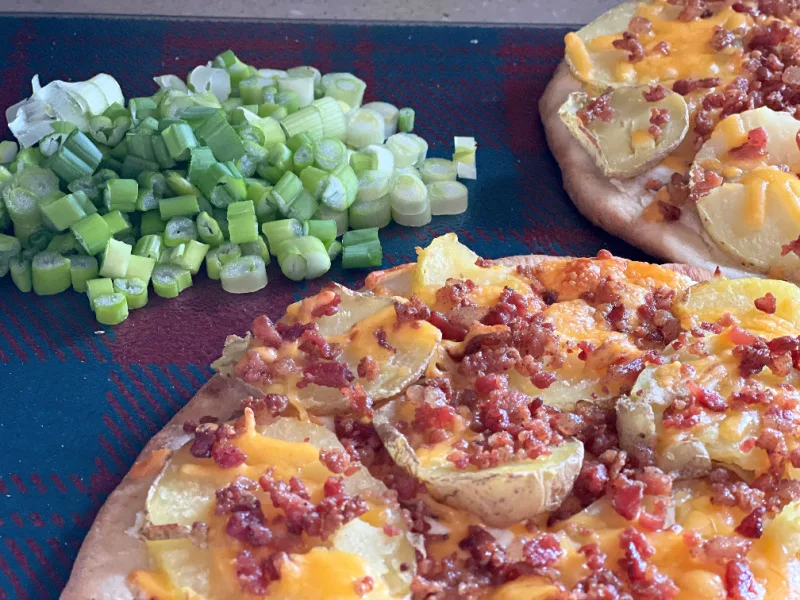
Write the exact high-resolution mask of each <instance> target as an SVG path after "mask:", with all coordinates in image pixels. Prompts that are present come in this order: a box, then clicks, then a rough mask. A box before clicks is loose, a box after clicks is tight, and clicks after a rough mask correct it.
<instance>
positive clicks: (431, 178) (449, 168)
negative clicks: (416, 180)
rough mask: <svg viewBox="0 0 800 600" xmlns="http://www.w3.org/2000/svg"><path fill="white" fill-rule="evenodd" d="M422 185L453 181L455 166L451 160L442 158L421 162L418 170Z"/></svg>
mask: <svg viewBox="0 0 800 600" xmlns="http://www.w3.org/2000/svg"><path fill="white" fill-rule="evenodd" d="M419 172H420V176H421V177H422V183H425V184H429V183H434V182H436V181H455V180H456V165H455V163H454V162H453V161H451V160H446V159H444V158H427V159H425V160H424V161H422V165H420V168H419Z"/></svg>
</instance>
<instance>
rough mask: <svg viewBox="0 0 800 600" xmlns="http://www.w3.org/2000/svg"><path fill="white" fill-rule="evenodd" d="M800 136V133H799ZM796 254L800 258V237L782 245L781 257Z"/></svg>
mask: <svg viewBox="0 0 800 600" xmlns="http://www.w3.org/2000/svg"><path fill="white" fill-rule="evenodd" d="M798 135H800V131H799V132H798ZM791 252H794V253H795V254H796V255H797V256H800V237H798V238H797V239H796V240H792V241H791V242H789V243H788V244H781V256H786V255H787V254H789V253H791Z"/></svg>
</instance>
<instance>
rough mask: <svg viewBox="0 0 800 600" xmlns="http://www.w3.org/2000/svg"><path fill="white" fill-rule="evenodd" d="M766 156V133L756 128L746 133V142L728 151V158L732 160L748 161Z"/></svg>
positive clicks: (761, 128)
mask: <svg viewBox="0 0 800 600" xmlns="http://www.w3.org/2000/svg"><path fill="white" fill-rule="evenodd" d="M766 155H767V131H766V129H764V128H763V127H757V128H755V129H751V130H750V131H748V132H747V141H746V142H745V143H744V144H742V145H741V146H739V147H737V148H732V149H731V150H730V151H728V156H730V157H731V158H734V159H741V160H750V159H753V158H761V157H762V156H766Z"/></svg>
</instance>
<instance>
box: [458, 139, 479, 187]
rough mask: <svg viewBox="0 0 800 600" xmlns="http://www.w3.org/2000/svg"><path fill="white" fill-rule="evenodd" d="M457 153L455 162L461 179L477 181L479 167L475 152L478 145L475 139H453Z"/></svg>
mask: <svg viewBox="0 0 800 600" xmlns="http://www.w3.org/2000/svg"><path fill="white" fill-rule="evenodd" d="M453 144H454V146H455V152H454V153H453V162H455V163H456V170H457V172H458V176H459V177H460V178H461V179H475V178H476V177H477V176H478V175H477V167H476V164H475V151H476V150H477V148H478V144H477V142H476V141H475V138H474V137H463V136H456V137H454V138H453Z"/></svg>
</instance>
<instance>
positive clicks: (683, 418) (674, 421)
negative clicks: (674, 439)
mask: <svg viewBox="0 0 800 600" xmlns="http://www.w3.org/2000/svg"><path fill="white" fill-rule="evenodd" d="M699 422H700V407H699V405H698V404H697V402H696V401H695V400H694V399H693V398H692V397H691V396H679V397H677V398H675V399H674V400H673V401H672V403H671V404H670V405H669V406H668V407H667V409H666V410H665V411H664V420H663V423H664V427H667V428H674V429H690V428H692V427H694V426H695V425H697V424H698V423H699Z"/></svg>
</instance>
